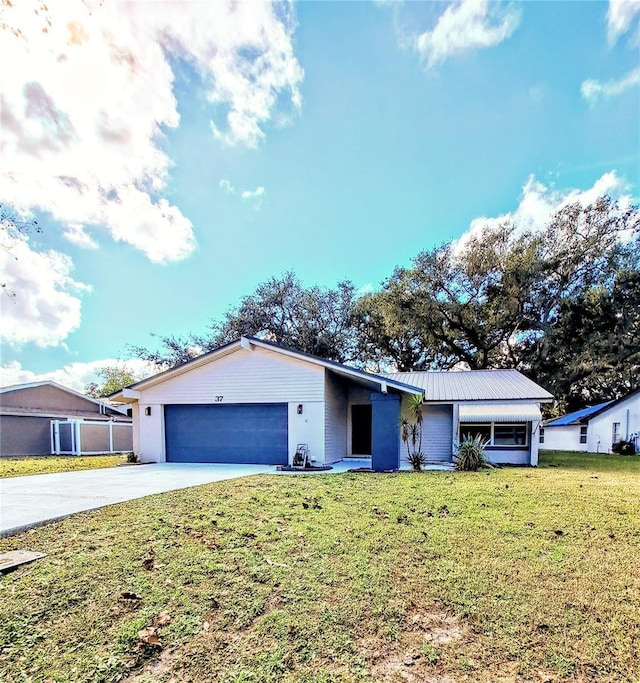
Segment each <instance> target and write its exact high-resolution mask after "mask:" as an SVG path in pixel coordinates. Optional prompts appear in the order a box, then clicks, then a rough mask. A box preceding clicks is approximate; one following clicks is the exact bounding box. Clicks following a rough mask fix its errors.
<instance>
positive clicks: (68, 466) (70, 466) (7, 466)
mask: <svg viewBox="0 0 640 683" xmlns="http://www.w3.org/2000/svg"><path fill="white" fill-rule="evenodd" d="M122 462H126V456H124V455H87V456H77V455H64V456H55V455H43V456H34V457H28V458H0V479H4V478H6V477H24V476H27V475H29V474H51V473H52V472H73V471H75V470H93V469H99V468H103V467H115V466H116V465H117V464H118V463H122Z"/></svg>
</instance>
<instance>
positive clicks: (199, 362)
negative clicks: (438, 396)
mask: <svg viewBox="0 0 640 683" xmlns="http://www.w3.org/2000/svg"><path fill="white" fill-rule="evenodd" d="M252 346H255V347H257V348H264V349H267V350H269V351H274V352H275V353H279V354H281V355H283V356H288V357H290V358H295V359H297V360H302V361H304V362H307V363H312V364H313V365H318V366H320V367H324V368H327V369H328V370H331V371H332V372H334V373H336V374H338V375H341V376H342V377H345V378H347V379H352V380H359V381H361V382H365V383H367V384H370V385H371V384H373V385H377V386H378V387H379V390H380V391H383V392H386V391H387V390H388V389H393V390H395V391H398V392H400V393H406V394H422V389H421V387H416V386H411V385H410V384H408V383H406V382H403V381H401V380H394V379H390V378H388V377H385V376H383V375H377V374H374V373H371V372H366V371H364V370H360V369H358V368H352V367H350V366H348V365H343V364H342V363H337V362H336V361H332V360H327V359H326V358H320V357H319V356H312V355H311V354H309V353H303V352H302V351H296V350H295V349H289V348H287V347H284V346H280V345H279V344H274V343H273V342H268V341H264V340H262V339H257V338H256V337H240V339H236V340H235V341H232V342H229V343H228V344H224V345H223V346H219V347H218V348H217V349H213V351H209V352H208V353H204V354H202V355H201V356H198V357H197V358H193V359H192V360H190V361H187V362H186V363H181V364H180V365H176V366H175V367H174V368H170V369H169V370H165V371H164V372H161V373H159V374H157V375H152V376H151V377H148V378H147V379H143V380H141V381H139V382H136V383H135V384H131V385H129V386H128V387H125V388H124V389H122V390H120V391H117V392H115V393H113V394H111V395H110V396H109V397H108V398H109V399H111V400H115V401H125V402H126V401H127V400H129V401H132V400H136V399H137V396H136V395H135V393H136V392H138V391H144V390H145V389H149V388H150V387H153V386H155V385H156V384H160V383H161V382H164V381H166V380H168V379H172V378H174V377H177V376H179V375H181V374H183V373H184V372H189V371H191V370H194V369H195V368H199V367H201V366H203V365H207V364H209V363H211V362H213V361H215V360H218V359H219V358H222V357H224V356H226V355H228V354H230V353H235V352H236V351H239V350H240V349H250V348H251V347H252Z"/></svg>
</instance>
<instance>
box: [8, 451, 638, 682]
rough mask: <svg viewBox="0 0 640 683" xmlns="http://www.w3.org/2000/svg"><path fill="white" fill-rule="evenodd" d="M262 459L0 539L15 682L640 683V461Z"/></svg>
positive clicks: (11, 672)
mask: <svg viewBox="0 0 640 683" xmlns="http://www.w3.org/2000/svg"><path fill="white" fill-rule="evenodd" d="M581 457H583V456H570V455H562V454H556V455H545V457H544V460H543V463H542V466H541V467H539V468H537V469H526V468H521V469H518V468H505V469H496V470H490V471H484V472H480V473H468V474H461V473H449V472H428V473H422V474H412V473H399V474H382V475H378V474H343V475H297V476H275V475H274V476H258V477H252V478H247V479H242V480H237V481H229V482H220V483H216V484H210V485H207V486H201V487H198V488H192V489H188V490H183V491H176V492H172V493H166V494H162V495H158V496H152V497H149V498H144V499H140V500H136V501H132V502H130V503H126V504H122V505H115V506H112V507H109V508H106V509H103V510H99V511H94V512H90V513H85V514H80V515H76V516H74V517H71V518H69V519H66V520H63V521H61V522H58V523H55V524H51V525H48V526H45V527H40V528H38V529H35V530H33V531H31V532H27V533H24V534H21V535H19V536H15V537H12V538H9V539H5V540H2V541H0V550H10V549H14V548H27V549H30V550H41V551H44V552H47V553H49V555H48V557H46V558H45V559H43V560H40V561H38V562H36V563H34V564H32V565H30V566H26V567H24V568H21V569H19V570H17V571H15V572H13V573H10V574H7V575H6V576H4V577H2V578H0V680H2V681H3V682H4V683H14V682H17V681H21V682H25V683H26V682H27V681H34V682H35V681H38V682H43V681H56V682H57V683H63V682H69V683H71V682H74V683H75V682H81V681H93V682H96V683H98V682H107V681H128V682H135V683H151V682H160V681H164V682H166V683H169V682H170V681H171V682H173V683H182V682H186V681H194V682H201V681H202V682H205V681H206V682H209V681H211V682H220V683H249V682H256V683H257V682H273V683H276V682H278V683H280V682H284V683H291V682H293V681H296V682H301V683H302V682H304V683H312V682H313V683H331V682H336V683H337V682H338V681H345V682H352V681H353V682H356V681H357V682H363V683H364V682H367V681H387V682H389V683H392V682H394V681H409V682H415V683H419V682H420V683H459V682H465V683H471V682H481V683H482V682H484V683H515V682H517V681H523V682H524V681H535V682H537V683H542V682H543V681H547V682H554V683H555V682H559V681H575V682H583V683H586V682H590V683H596V682H598V683H613V682H616V683H618V682H621V681H629V682H631V681H633V682H637V681H640V569H639V567H640V525H639V523H638V520H639V519H640V458H634V457H627V458H624V457H620V456H597V457H596V456H588V461H586V460H585V461H582V460H581V459H580V458H581Z"/></svg>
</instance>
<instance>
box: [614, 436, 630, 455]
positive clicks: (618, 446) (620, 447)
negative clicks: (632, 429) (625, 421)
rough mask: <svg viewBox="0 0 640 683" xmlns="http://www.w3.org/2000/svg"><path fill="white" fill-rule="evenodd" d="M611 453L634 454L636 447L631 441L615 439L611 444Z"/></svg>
mask: <svg viewBox="0 0 640 683" xmlns="http://www.w3.org/2000/svg"><path fill="white" fill-rule="evenodd" d="M611 452H612V453H618V455H635V453H636V447H635V444H634V443H633V441H624V440H622V439H621V440H620V441H616V443H614V444H613V446H611Z"/></svg>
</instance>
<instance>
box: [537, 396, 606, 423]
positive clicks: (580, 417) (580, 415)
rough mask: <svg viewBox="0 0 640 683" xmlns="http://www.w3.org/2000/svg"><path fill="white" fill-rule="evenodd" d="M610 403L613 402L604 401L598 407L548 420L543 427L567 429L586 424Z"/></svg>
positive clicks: (590, 407)
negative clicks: (570, 426) (571, 426)
mask: <svg viewBox="0 0 640 683" xmlns="http://www.w3.org/2000/svg"><path fill="white" fill-rule="evenodd" d="M612 403H613V401H605V402H604V403H598V405H595V406H589V407H587V408H582V409H580V410H575V411H574V412H573V413H567V414H566V415H561V416H560V417H556V418H555V420H549V422H546V423H545V425H544V426H545V427H568V426H569V425H579V424H586V423H587V422H588V421H589V418H591V417H593V416H594V415H595V414H596V413H598V412H600V411H601V410H603V409H604V408H606V407H607V406H609V405H611V404H612Z"/></svg>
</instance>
